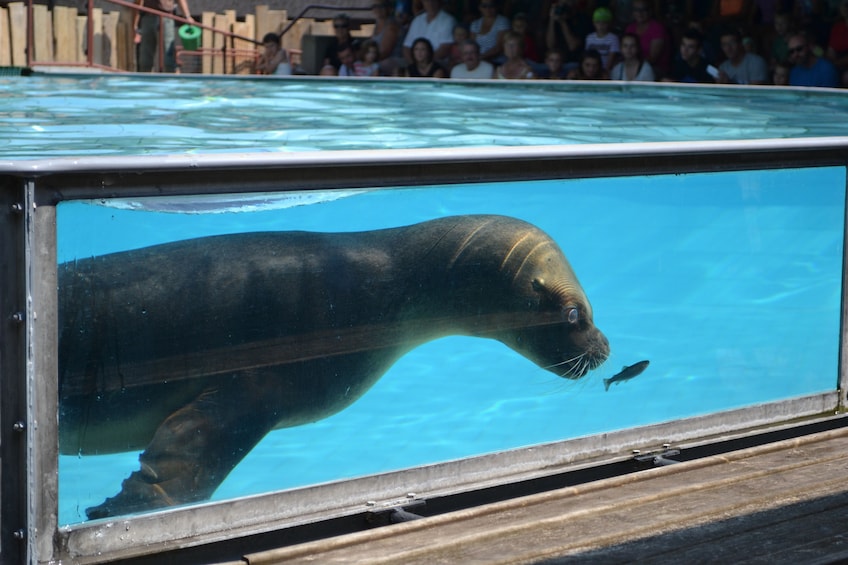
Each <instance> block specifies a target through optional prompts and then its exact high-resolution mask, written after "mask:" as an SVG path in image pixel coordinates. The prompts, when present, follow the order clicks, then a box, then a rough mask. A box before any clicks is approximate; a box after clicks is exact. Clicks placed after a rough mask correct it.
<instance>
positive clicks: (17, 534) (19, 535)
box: [12, 528, 26, 540]
mask: <svg viewBox="0 0 848 565" xmlns="http://www.w3.org/2000/svg"><path fill="white" fill-rule="evenodd" d="M12 535H13V536H15V539H19V540H22V539H24V538H26V531H24V529H23V528H21V529H20V530H15V532H14V533H13V534H12Z"/></svg>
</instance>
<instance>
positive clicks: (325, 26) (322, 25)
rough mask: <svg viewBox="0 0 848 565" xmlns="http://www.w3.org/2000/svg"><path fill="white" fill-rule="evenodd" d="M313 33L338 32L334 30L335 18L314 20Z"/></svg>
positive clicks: (332, 33)
mask: <svg viewBox="0 0 848 565" xmlns="http://www.w3.org/2000/svg"><path fill="white" fill-rule="evenodd" d="M311 33H312V35H335V33H336V32H335V31H334V30H333V20H324V21H322V22H318V21H314V20H313V21H312V31H311ZM351 35H353V34H351Z"/></svg>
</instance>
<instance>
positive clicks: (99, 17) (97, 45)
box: [91, 8, 109, 65]
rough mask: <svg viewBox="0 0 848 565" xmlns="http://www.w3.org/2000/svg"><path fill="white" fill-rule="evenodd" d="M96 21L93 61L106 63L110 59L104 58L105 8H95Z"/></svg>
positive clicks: (100, 63)
mask: <svg viewBox="0 0 848 565" xmlns="http://www.w3.org/2000/svg"><path fill="white" fill-rule="evenodd" d="M92 20H93V21H94V46H93V48H92V51H91V52H92V62H93V63H96V64H98V65H106V64H108V63H109V61H107V60H105V59H104V58H103V43H104V41H103V9H102V8H95V9H94V10H93V12H92Z"/></svg>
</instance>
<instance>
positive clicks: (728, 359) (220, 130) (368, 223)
mask: <svg viewBox="0 0 848 565" xmlns="http://www.w3.org/2000/svg"><path fill="white" fill-rule="evenodd" d="M0 103H2V105H3V109H4V111H3V113H0V170H18V169H20V168H21V167H24V168H26V167H27V166H29V165H30V163H29V162H30V161H33V160H36V159H38V160H40V161H39V162H38V163H34V164H33V165H32V166H33V167H34V168H35V169H38V170H40V171H43V170H45V169H47V168H49V167H51V166H53V165H54V164H55V163H57V162H65V163H66V164H65V165H61V166H60V167H59V168H62V167H65V166H68V167H71V168H73V166H75V165H76V161H74V160H75V159H77V158H84V157H112V158H114V160H113V161H111V162H110V163H109V167H110V169H109V170H115V171H126V172H130V169H129V165H128V163H130V162H132V158H134V157H138V156H147V157H149V156H154V157H156V156H163V157H164V156H171V155H189V156H191V155H194V154H197V155H202V154H212V156H213V157H214V156H215V155H221V156H222V157H223V156H229V155H232V154H240V155H249V154H258V153H285V154H294V153H308V152H316V151H317V152H332V151H340V150H363V151H362V153H361V154H362V155H363V156H367V155H369V153H370V151H371V150H377V149H380V150H385V149H390V150H391V149H427V148H452V147H472V148H478V147H479V148H488V147H519V146H522V147H531V146H543V145H581V144H598V143H600V144H614V143H630V142H635V143H642V142H645V143H650V142H659V141H662V142H667V141H684V142H685V141H709V140H718V141H725V140H752V139H789V138H800V137H833V136H844V135H845V134H846V131H848V130H846V126H845V124H846V123H848V96H846V93H843V92H839V91H825V90H816V89H782V88H771V87H763V88H736V87H723V88H722V87H702V86H691V85H669V86H666V85H659V84H654V85H637V84H617V83H609V82H608V83H603V84H588V83H581V84H574V83H566V82H563V83H544V84H542V83H539V82H534V83H522V82H514V83H510V84H508V85H507V84H504V83H503V82H490V81H480V82H474V83H461V82H453V81H426V80H422V81H417V80H338V79H309V78H307V79H296V80H289V79H273V78H214V79H208V78H203V79H202V78H199V77H170V76H151V77H143V76H138V75H109V76H102V75H98V76H90V75H84V76H83V75H79V76H72V75H38V74H37V75H35V76H32V77H14V78H6V77H0ZM350 155H351V154H349V156H350ZM216 158H217V157H216ZM65 160H69V161H65ZM163 162H164V159H163ZM67 163H71V164H70V165H67ZM136 164H137V163H136ZM206 164H207V165H208V162H207V163H206ZM101 165H102V164H101ZM481 166H485V164H482V165H481ZM469 178H471V177H469ZM281 186H283V185H282V184H281ZM285 186H286V187H287V188H288V187H290V186H291V185H290V184H285ZM60 188H61V187H60ZM845 188H846V172H845V167H844V166H832V167H831V166H821V167H809V168H788V169H779V170H767V171H747V170H746V171H734V172H710V173H691V174H668V175H653V176H633V177H626V178H595V179H580V180H545V181H531V182H485V183H477V184H453V185H438V186H418V187H397V188H387V187H385V186H382V185H381V186H380V189H379V190H376V189H375V190H372V189H369V188H368V187H363V186H361V185H357V186H347V185H346V184H345V179H338V183H337V185H335V186H334V189H333V190H321V191H315V190H310V191H303V192H285V193H273V194H269V193H262V194H252V195H251V194H240V195H236V196H233V197H227V196H220V195H218V196H212V197H190V196H182V197H154V198H125V199H122V198H111V197H107V198H102V199H97V200H68V201H64V202H60V203H59V204H58V205H57V206H56V223H57V234H58V237H57V240H58V241H57V246H58V261H59V263H60V264H61V263H68V262H73V261H76V260H85V259H88V258H91V257H95V256H101V255H105V254H109V253H114V252H120V251H125V250H132V249H141V248H145V247H148V246H152V245H156V244H159V243H167V242H172V241H180V240H185V239H189V238H197V237H205V236H212V235H218V234H237V233H243V232H256V231H259V232H265V231H294V230H306V231H310V232H337V233H338V232H355V231H362V230H374V229H381V228H387V227H396V226H406V225H410V224H414V223H417V222H423V221H427V220H432V219H436V218H443V217H447V216H454V215H463V214H499V215H507V216H512V217H516V218H520V219H522V220H525V221H527V222H530V223H532V224H535V225H536V226H538V227H539V228H541V229H542V230H544V231H545V232H547V234H549V235H550V236H551V237H552V238H553V239H554V240H555V241H556V242H557V243H558V244H559V246H560V247H561V248H562V250H563V251H564V253H565V255H566V256H567V257H568V260H569V261H570V263H571V265H572V267H573V268H574V270H575V272H576V274H577V277H578V278H579V280H580V283H581V284H582V287H583V289H584V290H585V292H586V295H587V296H588V299H589V300H590V302H591V304H592V307H593V309H594V321H595V324H596V325H597V326H598V328H600V330H601V331H603V332H604V334H605V335H606V337H607V338H608V340H609V342H610V348H611V354H610V357H609V359H608V360H607V361H606V362H605V363H604V364H603V365H602V366H601V367H599V368H598V369H596V370H594V371H592V372H591V373H589V375H588V376H586V377H584V378H582V379H579V380H568V379H562V378H559V377H558V376H556V375H555V374H553V373H552V372H551V371H548V370H545V368H543V367H539V366H537V365H535V364H534V363H533V362H531V361H529V360H528V359H526V358H524V357H522V356H521V355H519V354H518V353H516V352H515V351H513V350H511V349H509V348H508V347H507V346H505V345H503V344H501V343H499V342H496V341H493V340H488V339H483V338H474V337H460V336H451V337H444V338H441V339H437V340H435V341H432V342H430V343H427V344H425V345H422V346H420V347H418V348H416V349H414V350H412V351H410V352H409V353H407V354H406V355H404V356H403V357H402V358H401V359H400V360H399V361H398V362H396V363H395V364H394V365H393V366H392V367H391V368H390V369H389V370H388V372H387V373H386V374H385V375H384V376H383V377H382V378H381V379H380V380H379V381H378V382H377V384H376V385H375V386H374V387H373V388H372V389H371V390H370V391H368V392H367V393H366V394H365V395H364V396H363V397H362V398H361V399H359V400H358V401H356V402H354V403H353V404H352V405H351V406H349V407H348V408H346V409H344V410H342V411H341V412H339V413H337V414H335V415H333V416H330V417H327V418H324V419H319V420H317V421H315V422H313V423H309V424H305V425H299V426H296V427H292V428H288V429H280V430H275V431H273V432H271V433H270V434H268V435H267V436H265V437H264V439H263V440H262V441H261V442H260V443H259V444H258V445H257V446H256V448H254V449H253V450H252V451H251V452H250V453H249V454H248V455H247V456H246V457H245V458H244V460H243V461H241V463H240V464H239V465H238V466H236V468H235V469H234V470H233V472H232V473H230V474H229V476H228V477H227V478H226V480H224V482H223V483H222V484H221V486H220V487H219V488H218V489H217V490H216V491H215V493H214V494H213V496H212V500H223V499H230V498H235V497H241V496H246V495H251V494H258V493H266V492H270V491H280V490H285V489H293V488H298V487H304V486H308V485H314V484H318V483H323V482H327V481H337V480H343V479H348V478H353V477H362V476H367V475H370V474H375V473H383V472H387V471H392V470H398V469H406V468H410V467H413V466H418V465H426V464H430V463H437V462H443V461H448V460H455V459H460V458H465V457H470V456H475V455H481V454H486V453H493V452H498V451H502V450H509V449H514V448H520V447H524V446H531V445H537V444H541V443H546V442H554V441H560V440H564V439H569V438H575V437H581V436H586V435H590V434H598V433H603V432H608V431H614V430H621V429H626V428H630V427H634V426H640V425H645V424H652V423H658V422H666V421H670V420H675V419H678V418H687V417H692V416H696V415H702V414H708V413H713V412H717V411H721V410H727V409H732V408H738V407H745V406H751V405H755V404H761V403H765V402H772V401H776V400H782V399H789V398H796V397H800V396H805V395H811V394H815V393H820V392H825V391H832V390H834V389H835V387H836V383H837V380H838V367H839V363H838V361H839V359H838V355H839V335H840V334H839V331H840V299H841V293H842V290H841V283H842V258H843V233H844V225H843V223H844V214H845V213H844V210H845ZM193 298H194V297H192V296H186V297H185V300H186V302H187V303H189V302H191V301H192V299H193ZM60 347H61V343H60ZM641 360H649V361H650V366H649V367H648V368H647V370H646V371H645V372H644V373H643V374H641V375H639V376H637V377H635V378H633V379H631V380H628V381H626V382H622V383H620V384H613V385H612V386H610V387H609V390H606V389H605V386H604V379H608V378H610V377H612V376H613V375H614V374H616V373H617V372H618V371H620V370H621V369H622V367H623V366H625V365H631V364H633V363H636V362H638V361H641ZM94 362H95V363H96V360H94ZM95 401H100V398H99V397H97V398H96V399H95ZM151 402H155V399H151ZM59 410H60V422H59V426H60V428H61V427H62V406H61V405H60V407H59ZM138 468H139V451H138V450H129V451H127V452H124V453H117V454H104V455H91V454H86V455H83V454H79V455H61V456H60V457H59V523H60V524H74V523H79V522H83V521H86V520H87V517H86V514H85V510H86V508H89V507H91V506H94V505H97V504H100V503H101V502H103V500H104V499H105V498H107V497H110V496H113V495H115V494H116V493H117V492H118V491H119V490H120V489H121V483H122V481H123V480H124V479H125V478H126V477H127V476H128V475H129V474H130V473H132V472H133V471H136V470H138Z"/></svg>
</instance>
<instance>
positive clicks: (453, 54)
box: [445, 24, 470, 71]
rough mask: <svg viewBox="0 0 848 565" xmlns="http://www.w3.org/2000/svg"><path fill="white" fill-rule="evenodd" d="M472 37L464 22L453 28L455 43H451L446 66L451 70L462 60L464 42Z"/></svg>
mask: <svg viewBox="0 0 848 565" xmlns="http://www.w3.org/2000/svg"><path fill="white" fill-rule="evenodd" d="M469 37H470V35H469V31H468V28H466V27H465V26H464V25H462V24H457V25H456V26H455V27H454V28H453V43H451V50H450V56H449V57H448V60H447V64H446V65H445V68H447V69H448V71H450V69H452V68H454V67H455V66H457V65H458V64H460V63H461V62H462V44H463V43H465V42H466V40H468V38H469Z"/></svg>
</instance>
